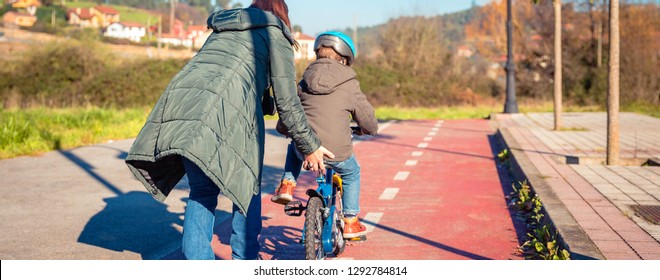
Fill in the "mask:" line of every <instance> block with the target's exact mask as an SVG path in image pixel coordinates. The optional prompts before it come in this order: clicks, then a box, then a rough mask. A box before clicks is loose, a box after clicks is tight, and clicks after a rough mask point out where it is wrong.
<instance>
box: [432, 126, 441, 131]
mask: <svg viewBox="0 0 660 280" xmlns="http://www.w3.org/2000/svg"><path fill="white" fill-rule="evenodd" d="M431 130H432V131H438V130H440V128H439V127H434V128H431Z"/></svg>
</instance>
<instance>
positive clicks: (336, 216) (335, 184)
mask: <svg viewBox="0 0 660 280" xmlns="http://www.w3.org/2000/svg"><path fill="white" fill-rule="evenodd" d="M316 182H317V184H318V187H317V188H316V189H308V190H307V191H306V194H307V196H309V198H312V197H318V198H320V199H321V201H322V202H323V208H322V211H323V212H322V213H323V215H322V217H323V230H322V232H321V240H322V244H323V251H324V253H325V255H329V254H331V253H333V252H334V250H335V247H336V246H337V245H338V246H343V243H344V242H346V241H345V240H344V239H343V238H342V237H341V236H342V233H341V232H339V233H337V232H336V229H337V228H338V227H337V224H336V223H338V222H339V223H343V219H342V217H341V215H343V214H342V210H341V208H340V207H341V206H340V205H341V197H340V196H341V188H342V182H341V178H340V177H339V175H337V174H335V172H334V170H332V168H327V170H326V172H325V174H323V173H322V172H320V174H319V176H318V177H317V178H316ZM338 204H339V207H338ZM338 208H339V209H338ZM304 210H307V206H304V207H303V206H302V204H301V203H300V202H297V203H294V204H291V203H289V204H287V206H286V207H285V212H286V214H287V215H289V216H301V215H302V211H304ZM305 227H306V226H304V227H303V232H305ZM339 228H343V225H340V227H339ZM301 243H303V244H305V235H304V234H303V235H302V241H301Z"/></svg>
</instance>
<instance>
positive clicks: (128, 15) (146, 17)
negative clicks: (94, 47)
mask: <svg viewBox="0 0 660 280" xmlns="http://www.w3.org/2000/svg"><path fill="white" fill-rule="evenodd" d="M66 6H67V8H90V7H96V6H98V4H97V3H96V2H81V1H79V2H70V1H69V2H66ZM108 6H110V7H112V8H113V9H115V10H117V12H119V19H120V21H130V22H136V23H140V24H143V25H144V26H145V27H148V26H147V25H148V24H151V25H153V24H156V23H157V22H158V16H155V15H153V14H151V13H149V12H148V11H146V10H142V9H137V8H133V7H127V6H119V5H112V4H110V5H108Z"/></svg>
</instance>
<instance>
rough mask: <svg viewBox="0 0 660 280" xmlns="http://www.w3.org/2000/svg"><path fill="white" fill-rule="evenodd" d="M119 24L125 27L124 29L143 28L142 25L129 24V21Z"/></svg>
mask: <svg viewBox="0 0 660 280" xmlns="http://www.w3.org/2000/svg"><path fill="white" fill-rule="evenodd" d="M119 24H121V25H123V26H126V27H138V28H143V27H144V26H143V25H142V24H139V23H137V22H130V21H121V22H119Z"/></svg>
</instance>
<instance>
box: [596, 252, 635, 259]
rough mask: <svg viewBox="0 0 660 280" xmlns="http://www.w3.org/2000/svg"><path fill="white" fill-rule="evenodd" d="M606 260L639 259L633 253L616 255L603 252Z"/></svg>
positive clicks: (615, 253)
mask: <svg viewBox="0 0 660 280" xmlns="http://www.w3.org/2000/svg"><path fill="white" fill-rule="evenodd" d="M603 255H604V256H605V259H606V260H640V259H641V258H640V257H639V256H638V255H637V254H635V253H617V252H607V253H605V252H603Z"/></svg>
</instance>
